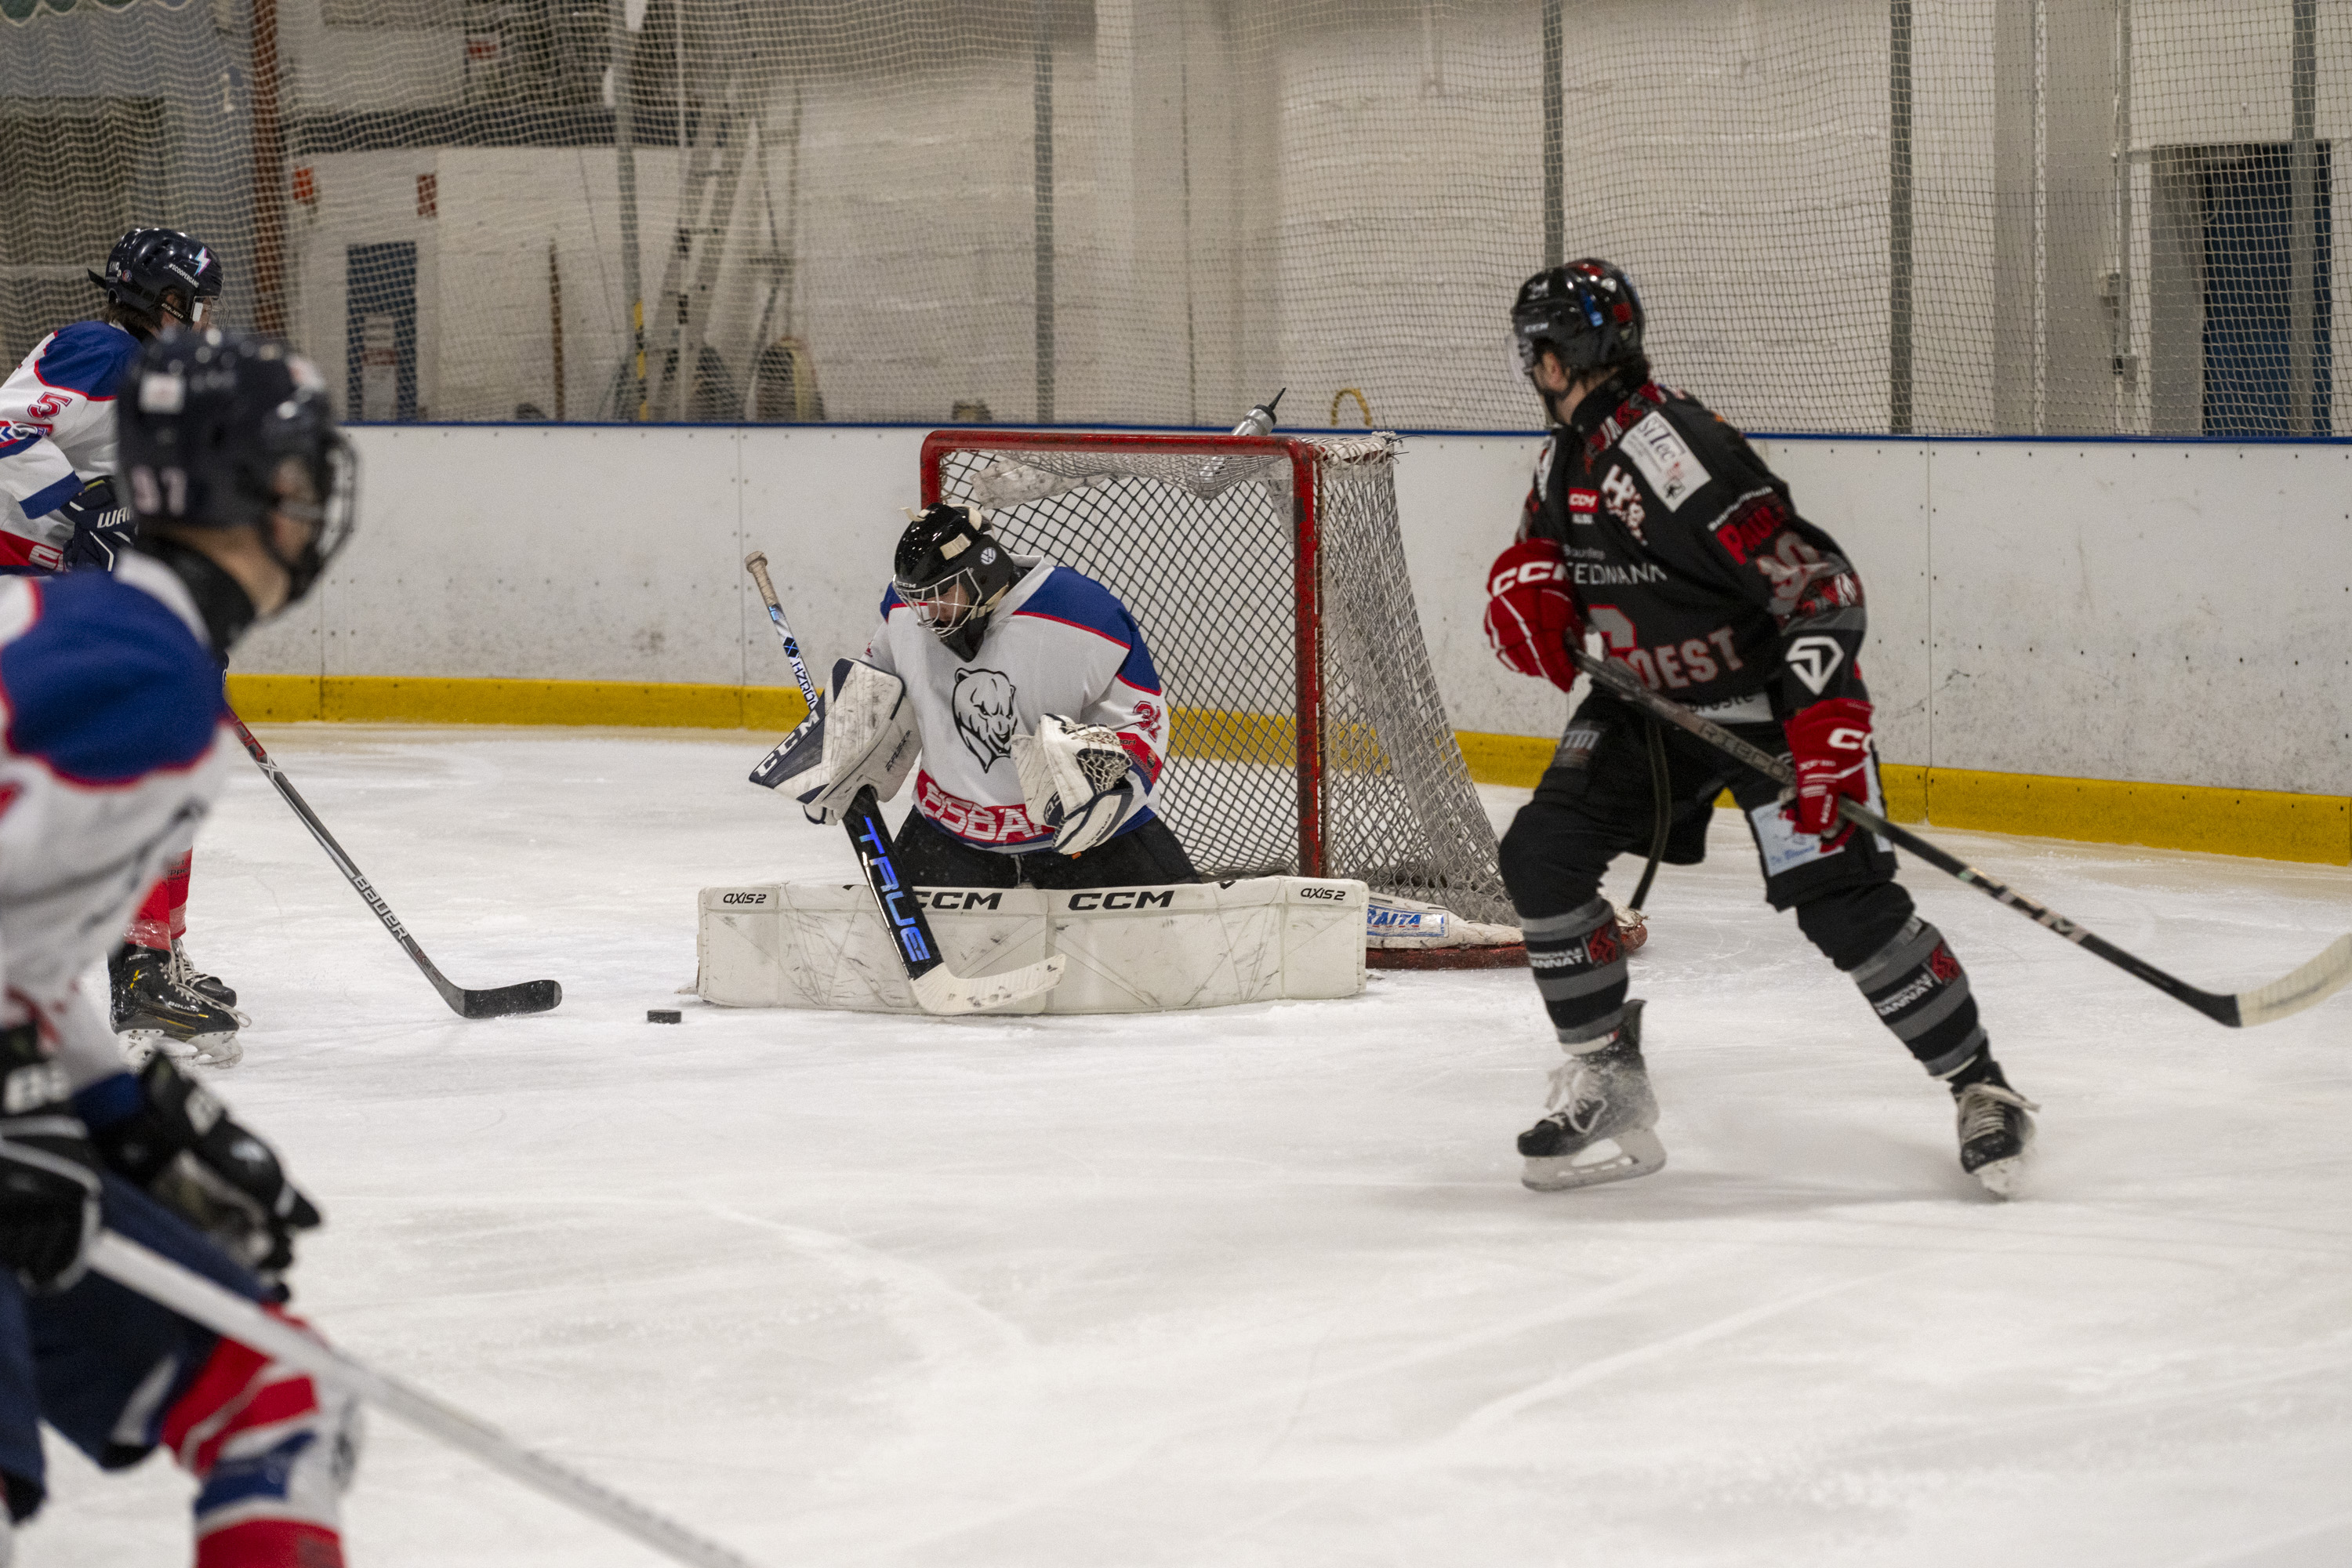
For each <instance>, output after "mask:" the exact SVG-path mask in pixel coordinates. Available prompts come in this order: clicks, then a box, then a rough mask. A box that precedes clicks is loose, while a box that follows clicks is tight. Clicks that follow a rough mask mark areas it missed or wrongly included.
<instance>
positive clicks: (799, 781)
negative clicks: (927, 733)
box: [751, 658, 922, 826]
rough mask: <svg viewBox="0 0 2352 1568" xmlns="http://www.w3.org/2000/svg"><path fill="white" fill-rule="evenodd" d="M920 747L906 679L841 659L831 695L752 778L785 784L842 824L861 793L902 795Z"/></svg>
mask: <svg viewBox="0 0 2352 1568" xmlns="http://www.w3.org/2000/svg"><path fill="white" fill-rule="evenodd" d="M921 750H922V737H921V735H920V733H919V731H917V730H916V728H915V710H914V705H913V704H912V703H910V702H908V700H907V683H906V682H905V681H903V680H900V679H898V677H897V676H895V675H893V674H891V673H890V672H889V671H888V670H887V669H880V668H876V667H875V666H873V665H870V664H867V663H866V661H865V660H864V659H857V658H845V659H838V660H836V661H835V664H834V667H833V691H832V694H831V696H830V697H828V696H827V695H826V694H825V693H823V692H819V693H818V694H817V700H816V711H815V712H814V713H812V714H810V715H809V716H808V718H807V719H806V720H804V721H803V722H802V724H801V727H800V728H799V729H797V730H794V731H793V732H792V733H791V734H789V735H787V736H785V737H784V742H783V744H782V745H780V746H778V747H777V748H776V749H775V750H774V751H773V752H770V753H769V754H768V758H767V761H765V762H763V763H761V764H760V766H759V767H758V768H757V769H755V770H753V772H752V774H751V782H752V783H754V784H765V785H766V786H767V787H768V788H770V789H777V788H785V789H789V790H791V792H792V795H793V799H795V800H797V801H799V802H800V803H801V810H802V811H803V812H804V813H806V814H807V816H808V819H809V820H810V821H811V822H814V823H818V824H821V825H824V826H831V825H832V824H834V823H836V822H839V821H840V820H841V818H842V814H843V813H844V812H845V811H846V810H847V809H848V807H849V803H850V802H851V801H853V800H855V799H856V798H857V792H858V791H859V790H861V789H865V788H866V787H868V786H869V785H870V786H872V788H873V791H874V798H875V799H877V800H888V799H889V798H890V797H891V796H892V795H897V794H898V786H899V785H900V784H904V783H905V782H906V779H907V771H908V769H909V768H912V767H913V766H914V765H915V757H916V755H917V753H918V752H920V751H921Z"/></svg>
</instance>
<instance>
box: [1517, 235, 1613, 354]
mask: <svg viewBox="0 0 2352 1568" xmlns="http://www.w3.org/2000/svg"><path fill="white" fill-rule="evenodd" d="M1511 338H1512V345H1513V347H1514V348H1515V349H1516V350H1517V353H1518V360H1519V370H1520V373H1521V374H1530V375H1531V374H1534V373H1535V368H1536V361H1537V360H1538V358H1539V357H1540V356H1541V355H1542V353H1543V351H1544V350H1545V349H1546V348H1549V349H1550V350H1551V351H1552V352H1553V353H1556V354H1558V355H1559V363H1561V364H1562V365H1563V366H1565V367H1566V368H1567V369H1568V370H1570V372H1575V371H1583V370H1597V369H1599V368H1601V366H1603V365H1612V364H1630V363H1633V361H1635V360H1638V359H1640V358H1641V357H1642V297H1641V296H1640V295H1639V294H1636V293H1635V292H1634V291H1633V279H1631V278H1628V277H1626V276H1625V269H1624V268H1622V267H1619V266H1618V265H1617V264H1616V263H1615V262H1613V261H1603V260H1601V259H1600V258H1598V257H1587V258H1584V259H1583V260H1581V261H1571V262H1570V263H1569V264H1568V265H1567V266H1565V267H1555V268H1551V269H1550V270H1549V271H1546V272H1538V273H1537V274H1536V275H1535V276H1534V277H1532V278H1530V279H1528V280H1527V281H1526V282H1525V283H1522V284H1520V285H1519V297H1518V298H1517V300H1514V301H1512V304H1511Z"/></svg>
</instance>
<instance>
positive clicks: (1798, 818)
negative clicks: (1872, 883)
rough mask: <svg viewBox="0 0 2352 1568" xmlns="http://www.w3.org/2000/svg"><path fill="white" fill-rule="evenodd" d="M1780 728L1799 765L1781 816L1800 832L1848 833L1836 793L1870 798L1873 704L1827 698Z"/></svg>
mask: <svg viewBox="0 0 2352 1568" xmlns="http://www.w3.org/2000/svg"><path fill="white" fill-rule="evenodd" d="M1780 728H1781V731H1783V732H1784V733H1785V734H1787V736H1788V737H1789V758H1790V761H1791V762H1792V763H1795V764H1796V769H1797V798H1796V799H1795V801H1793V802H1792V803H1790V805H1786V806H1783V807H1782V808H1781V810H1780V815H1781V816H1786V817H1788V818H1789V819H1790V821H1792V822H1794V823H1795V824H1796V825H1797V831H1798V832H1800V833H1811V834H1814V835H1817V836H1818V837H1822V838H1830V837H1832V836H1834V837H1837V838H1843V837H1845V835H1846V833H1847V832H1849V831H1851V826H1846V827H1841V826H1839V820H1838V812H1837V803H1838V797H1839V796H1840V795H1844V796H1846V797H1848V798H1849V799H1852V800H1856V801H1861V802H1864V803H1867V802H1868V801H1869V799H1870V704H1869V703H1867V702H1864V701H1862V700H1859V699H1856V698H1853V697H1832V698H1827V699H1825V700H1822V701H1820V702H1816V703H1814V704H1813V705H1812V706H1811V707H1810V708H1802V709H1800V710H1797V711H1796V712H1795V713H1792V714H1790V716H1789V721H1788V722H1787V723H1785V724H1783V725H1781V726H1780Z"/></svg>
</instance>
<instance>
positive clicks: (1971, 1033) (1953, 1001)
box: [1529, 915, 1990, 1079]
mask: <svg viewBox="0 0 2352 1568" xmlns="http://www.w3.org/2000/svg"><path fill="white" fill-rule="evenodd" d="M1529 946H1530V949H1531V950H1532V946H1533V944H1532V943H1530V944H1529ZM1853 983H1854V984H1856V985H1858V986H1860V987H1861V988H1862V994H1863V998H1864V1000H1865V1001H1867V1002H1868V1003H1869V1004H1870V1005H1871V1009H1872V1011H1874V1012H1875V1013H1876V1014H1877V1015H1878V1019H1879V1022H1881V1023H1883V1024H1885V1026H1887V1027H1888V1028H1889V1029H1892V1030H1893V1031H1895V1038H1896V1039H1898V1040H1900V1041H1902V1042H1903V1045H1904V1047H1905V1048H1906V1049H1907V1050H1908V1051H1910V1053H1911V1054H1912V1055H1913V1056H1915V1057H1916V1058H1919V1065H1920V1066H1921V1067H1924V1068H1927V1071H1928V1072H1929V1073H1931V1074H1932V1075H1934V1076H1935V1077H1937V1078H1940V1079H1950V1078H1951V1077H1952V1076H1953V1075H1954V1074H1956V1073H1958V1072H1960V1071H1961V1070H1962V1069H1964V1068H1968V1067H1969V1065H1970V1064H1971V1063H1973V1062H1975V1061H1977V1060H1978V1058H1980V1057H1981V1058H1985V1059H1987V1060H1988V1061H1989V1060H1990V1057H1989V1055H1988V1053H1987V1052H1986V1049H1985V1032H1984V1026H1983V1025H1981V1024H1979V1023H1978V1022H1977V1004H1976V999H1975V998H1974V997H1973V996H1971V995H1970V994H1969V975H1968V971H1966V970H1964V969H1962V968H1961V967H1960V961H1959V960H1958V959H1957V958H1955V957H1953V956H1952V950H1951V948H1950V947H1949V946H1948V945H1947V944H1946V943H1945V942H1944V934H1943V932H1941V931H1937V929H1936V928H1935V927H1934V926H1931V925H1929V924H1928V923H1927V921H1923V920H1921V919H1920V918H1919V917H1918V916H1916V915H1914V916H1912V917H1911V919H1910V920H1909V921H1907V922H1906V923H1905V925H1904V927H1903V929H1902V930H1901V931H1897V932H1896V933H1895V938H1894V940H1893V941H1891V942H1888V943H1887V944H1886V945H1885V947H1882V948H1880V949H1879V950H1878V951H1877V952H1874V953H1873V954H1871V955H1870V956H1869V957H1868V958H1866V959H1864V960H1863V961H1862V963H1860V964H1859V965H1858V966H1857V967H1856V968H1855V969H1854V970H1853Z"/></svg>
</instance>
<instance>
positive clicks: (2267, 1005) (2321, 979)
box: [2236, 936, 2352, 1029]
mask: <svg viewBox="0 0 2352 1568" xmlns="http://www.w3.org/2000/svg"><path fill="white" fill-rule="evenodd" d="M2347 981H2352V936H2339V937H2337V938H2336V940H2335V941H2334V942H2331V943H2329V944H2328V946H2327V948H2326V951H2325V952H2322V953H2321V954H2320V955H2319V956H2318V957H2317V958H2315V959H2313V960H2312V961H2311V962H2310V963H2306V964H2305V965H2304V966H2303V967H2302V968H2301V969H2298V970H2296V971H2295V972H2294V973H2293V974H2290V975H2288V976H2287V977H2286V978H2285V979H2284V980H2273V981H2272V982H2271V983H2270V984H2268V985H2265V986H2263V987H2262V989H2260V990H2258V991H2241V992H2239V993H2238V994H2237V997H2236V1001H2237V1004H2238V1026H2239V1027H2240V1028H2242V1029H2251V1028H2252V1027H2253V1026H2255V1025H2256V1024H2273V1023H2276V1022H2277V1021H2278V1020H2279V1019H2281V1018H2284V1017H2288V1016H2292V1015H2294V1014H2296V1013H2300V1012H2302V1011H2303V1010H2304V1009H2305V1007H2315V1006H2317V1005H2319V1004H2320V1003H2322V1002H2325V1001H2326V1000H2327V999H2328V998H2329V997H2330V996H2333V995H2335V994H2336V993H2337V992H2338V991H2341V990H2343V989H2344V986H2345V984H2346V983H2347Z"/></svg>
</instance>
